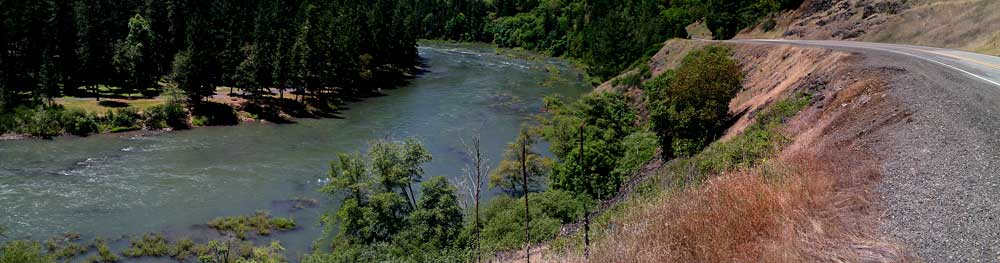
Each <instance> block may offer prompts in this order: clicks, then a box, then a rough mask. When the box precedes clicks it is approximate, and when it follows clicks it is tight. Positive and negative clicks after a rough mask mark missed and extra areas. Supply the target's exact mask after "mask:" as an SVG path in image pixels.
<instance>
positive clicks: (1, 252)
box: [0, 240, 56, 263]
mask: <svg viewBox="0 0 1000 263" xmlns="http://www.w3.org/2000/svg"><path fill="white" fill-rule="evenodd" d="M53 262H56V261H55V259H53V258H52V256H51V255H45V254H44V253H42V245H41V244H38V242H33V241H24V240H14V241H10V242H7V243H4V244H0V263H53Z"/></svg>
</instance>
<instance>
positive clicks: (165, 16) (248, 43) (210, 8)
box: [0, 0, 417, 106]
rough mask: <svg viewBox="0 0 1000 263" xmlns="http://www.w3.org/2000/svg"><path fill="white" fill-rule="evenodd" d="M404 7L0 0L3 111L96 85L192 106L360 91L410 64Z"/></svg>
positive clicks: (272, 0) (411, 30) (411, 28)
mask: <svg viewBox="0 0 1000 263" xmlns="http://www.w3.org/2000/svg"><path fill="white" fill-rule="evenodd" d="M414 4H415V3H413V2H411V1H395V0H384V1H312V0H298V1H277V0H258V1H234V0H213V1H192V0H164V1H153V0H130V1H118V0H65V1H64V0H60V1H55V0H43V1H3V2H0V12H2V13H0V17H3V20H2V22H3V23H2V24H0V33H2V34H0V42H2V45H3V46H2V49H3V52H2V53H0V69H2V74H3V75H2V76H0V104H2V105H5V106H6V105H11V104H18V103H24V102H25V101H26V100H27V101H31V100H35V101H38V100H45V99H52V98H55V97H60V96H63V95H74V96H88V95H93V96H99V95H98V93H97V92H96V89H97V88H98V86H99V85H107V86H114V87H118V88H120V89H123V90H124V91H123V92H124V93H131V92H133V91H135V92H142V93H143V94H147V95H150V94H156V93H157V92H158V88H159V86H160V84H162V83H163V82H162V81H173V82H175V83H176V84H177V86H178V87H179V88H181V89H182V90H184V91H185V92H187V94H188V95H189V97H190V98H191V99H192V100H193V101H197V100H200V99H201V98H202V97H205V96H209V95H211V94H213V93H214V91H215V88H216V87H218V86H233V87H238V88H241V89H245V90H247V91H249V92H251V93H263V92H266V91H265V90H263V89H264V88H292V89H296V90H300V91H302V92H305V93H307V94H319V93H324V92H326V91H328V89H329V88H333V87H339V88H343V89H344V90H345V91H347V92H349V93H360V92H366V91H367V90H366V89H368V88H371V87H376V86H373V85H366V84H368V83H370V82H375V81H378V80H379V76H380V74H381V73H383V72H387V71H391V70H392V69H398V68H405V67H407V66H410V65H413V64H414V63H415V58H416V49H415V39H416V37H417V35H416V31H415V28H416V27H415V25H414V24H413V23H411V21H412V19H410V18H411V15H410V14H412V13H413V8H414Z"/></svg>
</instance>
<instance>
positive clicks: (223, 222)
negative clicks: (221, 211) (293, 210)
mask: <svg viewBox="0 0 1000 263" xmlns="http://www.w3.org/2000/svg"><path fill="white" fill-rule="evenodd" d="M208 226H209V227H211V228H214V229H215V230H217V231H219V233H220V234H223V235H225V234H228V233H231V234H234V235H236V237H237V238H239V239H247V232H248V231H251V230H253V231H256V233H257V235H261V236H266V235H270V234H271V230H274V229H276V230H279V231H288V230H292V229H295V227H296V225H295V221H294V220H292V219H291V218H283V217H274V218H272V217H271V214H269V213H268V212H266V211H257V212H256V213H254V214H253V215H250V216H247V215H241V216H232V217H219V218H215V219H212V221H210V222H208Z"/></svg>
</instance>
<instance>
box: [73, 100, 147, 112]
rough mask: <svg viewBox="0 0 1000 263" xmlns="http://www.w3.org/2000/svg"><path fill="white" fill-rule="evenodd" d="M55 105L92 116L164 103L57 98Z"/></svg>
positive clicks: (140, 108)
mask: <svg viewBox="0 0 1000 263" xmlns="http://www.w3.org/2000/svg"><path fill="white" fill-rule="evenodd" d="M55 101H56V103H58V104H59V105H62V106H63V107H65V108H66V109H68V110H82V111H86V112H89V113H93V114H103V113H105V112H107V111H109V110H115V109H119V108H128V107H130V108H135V109H137V110H139V111H145V110H147V109H149V108H152V107H154V106H158V105H163V104H164V103H165V101H164V100H163V99H160V98H156V99H101V101H97V100H94V99H78V98H58V99H55Z"/></svg>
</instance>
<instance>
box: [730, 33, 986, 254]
mask: <svg viewBox="0 0 1000 263" xmlns="http://www.w3.org/2000/svg"><path fill="white" fill-rule="evenodd" d="M738 42H739V41H738ZM764 44H773V45H781V44H791V45H802V46H820V47H824V48H829V49H834V50H842V51H847V52H852V53H855V54H860V55H861V57H862V58H863V59H862V60H863V61H861V62H860V63H861V64H863V65H864V66H865V67H871V68H878V69H891V72H894V74H891V75H889V76H886V79H887V80H888V83H887V90H886V92H887V94H888V96H889V97H890V99H892V100H894V101H896V102H897V103H898V104H899V107H901V108H902V109H903V110H904V111H905V112H906V113H907V114H909V117H908V118H907V119H906V121H900V122H897V123H893V124H889V125H887V126H885V127H882V128H879V129H873V130H871V132H870V133H868V134H864V136H861V140H862V141H863V144H864V145H865V146H866V147H867V148H870V149H872V150H873V152H874V153H875V154H876V156H877V157H878V159H879V161H880V163H881V170H882V176H883V177H882V180H883V181H882V183H881V184H880V186H879V187H878V188H877V189H876V190H877V191H878V192H879V195H880V196H881V201H882V204H881V205H882V206H883V207H884V208H885V216H884V218H883V222H882V230H881V231H883V233H884V234H885V235H886V236H888V237H890V238H893V239H896V240H899V241H900V242H902V243H904V244H906V245H907V246H909V248H910V249H911V250H912V252H913V253H915V254H916V255H917V256H919V257H921V258H923V259H924V260H926V261H928V262H1000V86H997V85H995V84H992V83H990V82H988V80H984V79H978V78H976V77H974V76H972V75H970V74H968V72H971V73H974V74H979V75H981V76H985V77H986V78H987V79H992V76H996V75H997V74H998V72H1000V70H996V69H992V68H991V67H989V66H982V65H979V66H975V65H971V64H970V63H967V61H959V60H957V59H954V58H948V57H945V56H934V55H933V54H931V53H929V52H925V53H927V54H923V53H921V54H919V55H920V56H914V55H913V54H910V53H908V52H911V51H906V50H904V48H911V49H912V48H913V47H905V46H898V47H897V46H892V45H876V46H870V45H866V44H860V43H857V42H824V43H815V42H807V41H803V42H783V43H764ZM914 52H915V51H914ZM925 55H926V56H927V57H924V56H925ZM928 58H929V59H928ZM949 66H950V67H949ZM959 69H961V70H959ZM963 71H965V72H963ZM879 114H890V113H888V112H881V113H879Z"/></svg>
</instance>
